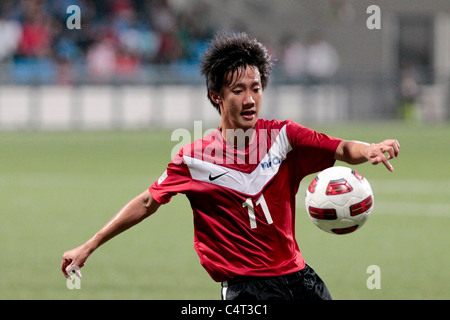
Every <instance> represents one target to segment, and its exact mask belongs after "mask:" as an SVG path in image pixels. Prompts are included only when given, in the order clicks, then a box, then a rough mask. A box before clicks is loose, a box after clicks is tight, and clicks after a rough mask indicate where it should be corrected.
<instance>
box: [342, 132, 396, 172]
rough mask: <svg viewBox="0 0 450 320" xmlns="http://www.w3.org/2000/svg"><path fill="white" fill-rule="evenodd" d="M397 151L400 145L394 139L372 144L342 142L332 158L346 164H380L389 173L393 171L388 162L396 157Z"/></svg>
mask: <svg viewBox="0 0 450 320" xmlns="http://www.w3.org/2000/svg"><path fill="white" fill-rule="evenodd" d="M399 151H400V144H399V143H398V141H397V140H395V139H389V140H384V141H382V142H380V143H372V144H369V143H366V142H360V141H351V140H343V141H341V142H340V143H339V145H338V147H337V149H336V153H335V155H334V158H335V159H336V160H340V161H344V162H346V163H348V164H360V163H364V162H366V161H369V162H370V163H372V164H378V163H380V162H382V163H383V164H384V165H385V166H386V168H387V169H388V170H389V171H394V167H392V165H391V164H390V163H389V160H391V159H393V158H395V157H398V154H399Z"/></svg>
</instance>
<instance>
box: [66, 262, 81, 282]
mask: <svg viewBox="0 0 450 320" xmlns="http://www.w3.org/2000/svg"><path fill="white" fill-rule="evenodd" d="M71 272H74V273H75V275H76V276H77V277H78V278H80V279H81V278H82V275H81V271H80V267H79V266H77V265H74V264H71V265H70V266H68V267H67V268H66V273H67V274H68V275H69V277H70V278H69V279H72V276H71V275H70V273H71Z"/></svg>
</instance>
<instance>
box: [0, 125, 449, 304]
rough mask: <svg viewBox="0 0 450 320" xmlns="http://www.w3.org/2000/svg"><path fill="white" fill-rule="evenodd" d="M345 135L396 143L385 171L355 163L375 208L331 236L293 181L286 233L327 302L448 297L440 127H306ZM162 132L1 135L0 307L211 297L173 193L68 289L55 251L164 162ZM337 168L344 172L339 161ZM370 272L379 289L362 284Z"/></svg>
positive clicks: (445, 132)
mask: <svg viewBox="0 0 450 320" xmlns="http://www.w3.org/2000/svg"><path fill="white" fill-rule="evenodd" d="M313 128H315V129H317V130H320V131H324V132H326V133H328V134H331V135H335V136H338V137H342V138H345V139H356V140H363V141H369V142H378V141H381V140H382V139H385V138H397V139H398V140H399V142H400V144H401V153H400V157H399V158H398V159H395V160H393V161H392V164H393V166H394V168H395V173H390V172H388V171H387V170H386V169H385V168H384V167H382V165H378V166H372V165H370V164H363V165H360V166H357V170H358V171H359V172H360V173H362V174H363V175H364V176H365V177H366V178H367V179H368V180H369V182H370V183H371V185H372V189H373V191H374V195H375V208H374V213H373V215H372V217H371V218H370V219H369V221H368V222H367V223H366V225H365V226H364V227H363V228H362V229H361V230H358V231H357V232H355V233H353V234H349V235H343V236H335V235H330V234H327V233H325V232H323V231H321V230H319V229H318V228H316V227H315V226H314V225H313V224H312V223H311V222H310V221H309V219H308V217H307V215H306V212H305V209H304V203H303V198H304V192H305V188H306V186H307V184H308V183H309V181H310V179H311V178H312V177H307V178H305V179H304V181H303V182H302V184H301V187H300V191H299V193H298V196H297V198H298V202H297V221H296V224H297V225H296V235H297V241H298V242H299V246H300V249H301V250H302V253H303V255H304V258H305V260H306V261H307V263H309V264H310V265H311V266H312V267H313V268H314V269H315V270H316V271H317V272H318V273H319V275H320V276H321V277H322V278H323V279H324V281H325V282H326V284H327V285H328V287H329V289H330V291H331V294H332V295H333V298H334V299H449V298H450V291H449V288H450V271H449V266H450V250H449V243H450V233H449V227H450V209H449V207H450V197H449V195H450V169H449V168H450V167H449V159H450V127H449V126H448V125H446V126H414V125H408V124H403V123H387V124H364V125H359V126H354V125H351V126H348V125H346V126H344V125H342V126H331V127H313ZM170 134H171V132H170V131H139V132H120V131H116V132H53V133H38V132H18V133H0V228H1V232H0V270H1V271H0V299H164V300H171V299H182V300H183V299H213V300H218V299H220V284H218V283H215V282H213V280H211V279H210V278H209V276H208V274H207V273H206V272H205V271H204V270H203V269H202V267H201V266H200V263H199V259H198V257H197V255H196V253H195V251H194V249H193V226H192V212H191V209H190V206H189V203H188V202H187V200H186V198H185V197H184V196H183V195H178V196H176V197H174V198H173V199H172V201H171V203H169V204H168V205H166V206H163V207H161V208H160V210H159V211H158V212H157V213H156V214H155V215H153V216H151V217H150V218H148V219H147V220H145V221H144V222H142V223H141V224H139V225H138V226H136V227H134V228H132V229H130V230H128V231H126V232H125V233H123V234H121V235H119V236H118V237H117V238H114V239H113V240H111V241H110V242H108V243H106V244H105V245H103V246H102V247H101V248H100V249H98V250H97V251H96V252H94V254H93V255H92V256H91V257H90V259H89V260H88V261H87V264H86V266H85V267H84V268H83V270H82V273H83V279H82V280H81V282H80V285H81V288H80V289H73V290H70V289H68V287H67V285H66V284H67V283H66V279H65V278H64V277H63V276H62V273H61V272H60V270H59V266H60V263H61V256H62V253H63V252H64V251H66V250H68V249H71V248H73V247H75V246H78V245H79V244H81V243H82V242H84V241H85V240H87V239H88V238H89V237H91V236H92V235H93V234H94V233H95V232H96V231H97V230H98V229H99V228H101V227H102V226H103V225H104V224H105V223H106V222H107V221H108V220H109V219H110V218H111V217H112V216H113V215H114V214H115V213H116V212H117V211H118V210H119V209H120V208H121V207H122V206H123V205H124V204H125V203H126V202H128V201H129V200H130V199H131V198H132V197H134V196H135V195H137V194H138V193H140V192H142V191H143V190H145V189H146V188H147V187H148V186H149V185H150V184H151V183H153V182H154V181H155V180H156V179H157V178H158V177H159V176H160V174H161V173H162V172H163V171H164V169H165V167H166V165H167V164H168V163H169V162H170V153H171V150H172V147H173V146H174V145H176V144H177V143H178V142H177V141H170ZM341 165H345V164H341ZM371 265H376V266H378V267H379V270H380V273H379V275H380V278H379V279H380V284H381V288H380V289H369V288H368V287H367V285H366V282H367V279H368V278H369V277H370V276H371V274H370V273H367V268H368V267H369V266H371Z"/></svg>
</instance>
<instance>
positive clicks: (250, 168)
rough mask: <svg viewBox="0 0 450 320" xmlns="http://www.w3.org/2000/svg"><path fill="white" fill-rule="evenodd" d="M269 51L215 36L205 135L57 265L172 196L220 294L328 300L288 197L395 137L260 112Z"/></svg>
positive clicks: (77, 262)
mask: <svg viewBox="0 0 450 320" xmlns="http://www.w3.org/2000/svg"><path fill="white" fill-rule="evenodd" d="M271 66H272V65H271V61H270V56H269V55H268V53H267V50H266V48H265V47H264V46H263V45H262V44H261V43H259V42H257V41H256V40H253V39H250V38H249V37H248V36H247V35H246V34H237V35H235V34H232V35H229V34H222V35H219V36H217V37H216V38H215V39H214V40H213V42H212V43H211V45H210V47H209V49H208V51H207V52H206V54H205V56H204V60H203V62H202V73H203V74H204V75H205V77H206V84H207V92H208V98H209V100H210V101H211V103H212V104H213V106H214V107H215V108H216V109H217V110H218V111H219V113H220V115H221V120H222V121H221V124H220V126H219V127H218V128H217V129H216V130H215V131H214V132H212V133H211V134H209V135H207V136H205V137H203V138H202V139H199V140H196V141H194V142H193V143H191V144H188V145H186V146H184V147H183V148H181V150H180V152H179V153H178V155H177V156H175V157H174V159H173V160H172V162H171V163H170V164H169V165H168V167H167V170H166V171H165V172H164V173H163V175H162V176H161V177H160V178H159V179H158V181H156V182H154V183H153V184H152V185H151V186H150V188H149V189H148V190H145V191H144V192H143V193H142V194H140V195H138V196H137V197H136V198H134V199H133V200H131V201H130V202H129V203H128V204H127V205H126V206H125V207H123V209H122V210H120V211H119V212H118V213H117V214H116V215H115V216H114V217H113V218H112V219H111V220H110V221H109V222H108V223H107V224H106V225H105V226H104V227H103V228H102V229H101V230H100V231H98V232H97V233H96V234H95V235H94V236H93V237H92V238H91V239H89V240H88V241H87V242H86V243H84V244H83V245H81V246H79V247H77V248H75V249H73V250H70V251H67V252H65V253H64V255H63V261H62V265H61V270H62V272H63V274H64V275H65V276H66V277H70V275H69V273H68V270H72V269H73V267H74V266H78V267H83V266H84V263H85V261H86V259H87V258H88V257H89V255H90V254H91V253H92V252H93V251H94V250H95V249H97V248H98V247H99V246H100V245H101V244H103V243H105V242H106V241H108V240H109V239H111V238H113V237H114V236H116V235H118V234H119V233H121V232H122V231H124V230H126V229H128V228H130V227H131V226H133V225H135V224H137V223H139V222H141V221H142V220H144V219H145V218H146V217H148V216H150V215H151V214H153V213H154V212H156V210H157V209H158V207H159V206H160V205H162V204H166V203H168V202H169V201H170V199H171V197H172V196H174V195H175V194H177V193H184V194H185V195H186V196H187V197H188V199H189V201H190V204H191V207H192V210H193V214H194V229H195V232H194V246H195V250H196V251H197V253H198V255H199V257H200V261H201V264H202V266H203V267H204V268H205V269H206V271H207V272H208V273H209V275H210V276H211V277H212V279H213V280H215V281H218V282H222V298H223V299H331V295H330V293H329V291H328V289H327V287H326V286H325V284H324V283H323V282H322V280H321V279H320V278H319V276H318V275H317V274H316V273H315V272H314V270H313V269H312V268H310V267H309V266H308V265H307V264H306V263H305V261H304V260H303V257H302V255H301V252H300V250H299V247H298V245H297V242H296V239H295V230H294V218H295V194H296V193H297V190H298V187H299V184H300V181H301V180H302V178H303V177H305V176H306V175H308V174H311V173H314V172H317V171H321V170H323V169H325V168H328V167H330V166H333V164H334V162H335V160H342V161H345V162H347V163H349V164H360V163H363V162H366V161H370V162H371V163H372V164H377V163H380V162H382V163H383V164H384V165H385V166H386V167H387V169H388V170H390V171H393V168H392V166H391V164H390V163H389V160H390V159H392V158H394V157H397V156H398V153H399V147H400V146H399V144H398V142H397V141H396V140H385V141H383V142H381V143H378V144H368V143H362V142H357V141H346V140H342V139H338V138H334V137H331V136H328V135H325V134H322V133H318V132H315V131H313V130H311V129H309V128H306V127H303V126H301V125H299V124H296V123H294V122H292V121H289V120H287V121H277V120H265V119H260V118H259V112H260V110H261V107H262V98H263V89H264V88H265V87H266V86H267V83H268V80H269V74H270V70H271Z"/></svg>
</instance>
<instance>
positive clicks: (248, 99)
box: [242, 92, 255, 107]
mask: <svg viewBox="0 0 450 320" xmlns="http://www.w3.org/2000/svg"><path fill="white" fill-rule="evenodd" d="M242 104H243V105H244V106H246V107H249V106H250V107H251V106H253V105H254V104H255V99H254V98H253V96H252V94H251V93H250V92H247V93H246V94H245V97H244V100H243V101H242Z"/></svg>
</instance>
